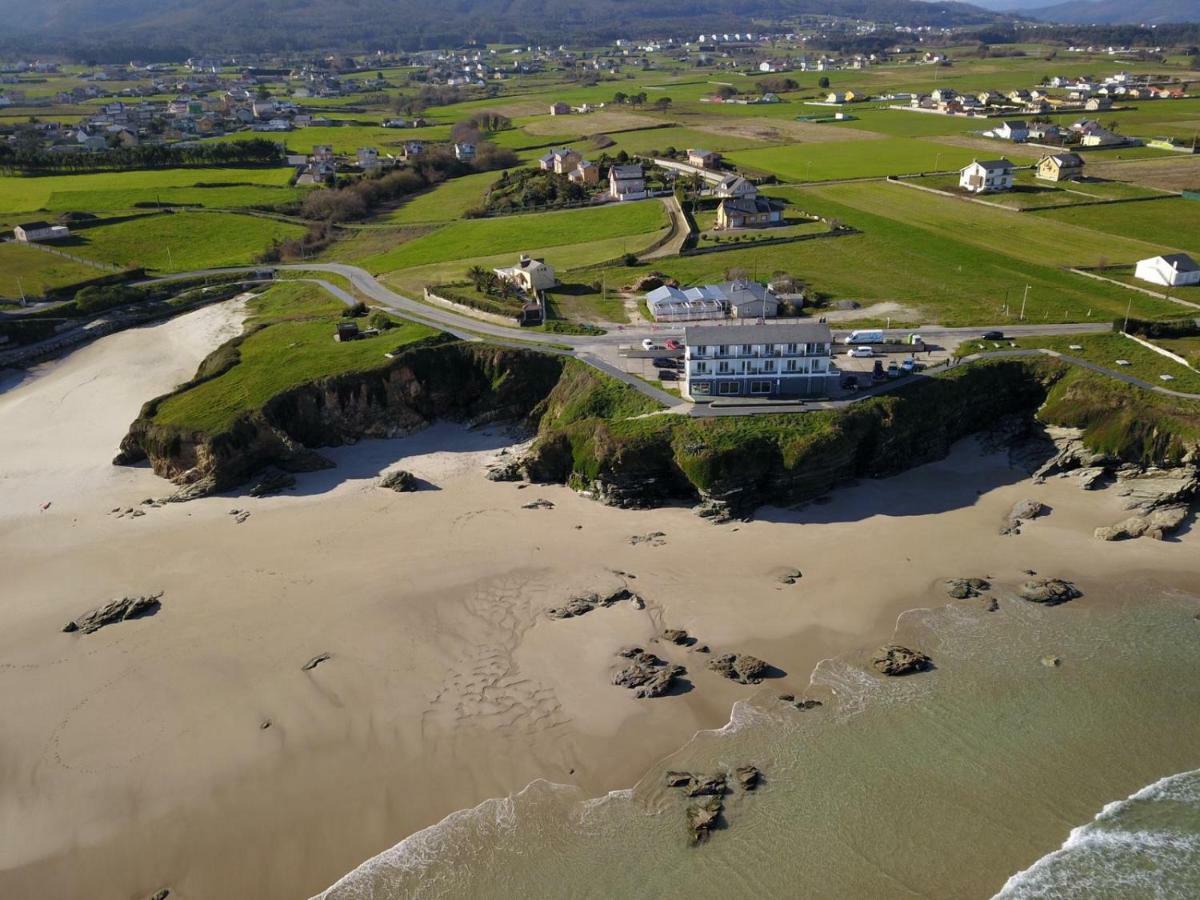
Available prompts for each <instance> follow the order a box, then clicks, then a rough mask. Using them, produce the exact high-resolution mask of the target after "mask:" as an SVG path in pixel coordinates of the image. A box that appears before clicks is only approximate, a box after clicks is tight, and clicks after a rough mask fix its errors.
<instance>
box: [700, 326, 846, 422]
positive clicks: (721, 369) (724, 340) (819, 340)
mask: <svg viewBox="0 0 1200 900" xmlns="http://www.w3.org/2000/svg"><path fill="white" fill-rule="evenodd" d="M684 343H685V344H686V346H687V349H686V351H685V352H684V375H683V394H684V396H686V397H688V398H690V399H692V400H695V401H701V402H703V401H709V400H713V399H715V398H717V397H763V398H769V397H803V396H822V395H824V394H827V393H828V392H829V390H830V388H831V387H832V380H833V379H834V378H836V377H837V369H836V367H834V365H833V360H832V357H833V335H832V333H831V332H830V330H829V326H828V325H824V324H819V323H807V322H806V323H801V324H794V325H792V324H787V325H784V324H775V323H770V324H758V325H740V326H734V325H696V326H692V327H689V328H687V329H685V330H684Z"/></svg>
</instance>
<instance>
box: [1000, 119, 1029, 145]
mask: <svg viewBox="0 0 1200 900" xmlns="http://www.w3.org/2000/svg"><path fill="white" fill-rule="evenodd" d="M992 136H993V137H998V138H1000V139H1001V140H1005V141H1017V142H1020V141H1024V140H1028V138H1029V126H1028V125H1026V124H1025V123H1024V122H1016V121H1006V122H1001V123H1000V124H999V125H998V126H996V127H995V128H993V129H992Z"/></svg>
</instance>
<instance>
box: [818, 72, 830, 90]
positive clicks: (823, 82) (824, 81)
mask: <svg viewBox="0 0 1200 900" xmlns="http://www.w3.org/2000/svg"><path fill="white" fill-rule="evenodd" d="M817 87H819V88H821V89H822V90H824V89H825V88H828V87H829V76H828V75H822V76H821V77H820V78H818V79H817Z"/></svg>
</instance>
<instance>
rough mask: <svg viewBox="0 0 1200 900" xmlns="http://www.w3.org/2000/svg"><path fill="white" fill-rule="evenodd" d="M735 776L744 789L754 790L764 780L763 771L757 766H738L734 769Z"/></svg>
mask: <svg viewBox="0 0 1200 900" xmlns="http://www.w3.org/2000/svg"><path fill="white" fill-rule="evenodd" d="M733 777H734V778H736V779H737V782H738V785H740V786H741V789H742V790H743V791H752V790H754V789H755V788H757V787H758V785H759V782H760V781H762V772H760V771H759V770H758V768H757V767H756V766H738V767H737V768H736V769H734V770H733Z"/></svg>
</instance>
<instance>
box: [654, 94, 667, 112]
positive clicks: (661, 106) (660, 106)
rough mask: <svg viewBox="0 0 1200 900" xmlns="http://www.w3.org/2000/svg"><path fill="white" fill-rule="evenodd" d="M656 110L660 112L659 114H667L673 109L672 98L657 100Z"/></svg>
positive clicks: (655, 103)
mask: <svg viewBox="0 0 1200 900" xmlns="http://www.w3.org/2000/svg"><path fill="white" fill-rule="evenodd" d="M654 108H655V109H656V110H658V111H659V112H666V111H667V110H668V109H670V108H671V98H670V97H659V98H658V99H657V100H655V101H654Z"/></svg>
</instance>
